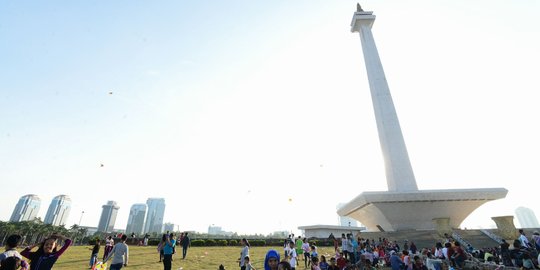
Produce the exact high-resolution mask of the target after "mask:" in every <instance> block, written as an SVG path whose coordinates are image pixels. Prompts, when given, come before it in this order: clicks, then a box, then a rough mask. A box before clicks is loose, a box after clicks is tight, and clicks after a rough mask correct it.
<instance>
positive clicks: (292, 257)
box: [289, 241, 298, 270]
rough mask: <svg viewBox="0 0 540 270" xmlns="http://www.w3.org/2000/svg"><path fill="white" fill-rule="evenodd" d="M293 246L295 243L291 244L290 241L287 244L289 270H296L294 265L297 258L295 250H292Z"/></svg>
mask: <svg viewBox="0 0 540 270" xmlns="http://www.w3.org/2000/svg"><path fill="white" fill-rule="evenodd" d="M294 245H295V243H294V242H292V241H291V242H290V243H289V247H290V251H289V252H290V253H289V259H290V261H289V263H290V264H291V269H292V270H295V269H296V265H297V262H298V261H297V256H298V255H296V249H295V248H294Z"/></svg>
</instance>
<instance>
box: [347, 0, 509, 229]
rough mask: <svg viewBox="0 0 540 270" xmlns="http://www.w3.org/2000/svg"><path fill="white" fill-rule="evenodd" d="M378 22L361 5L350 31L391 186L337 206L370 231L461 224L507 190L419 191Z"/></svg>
mask: <svg viewBox="0 0 540 270" xmlns="http://www.w3.org/2000/svg"><path fill="white" fill-rule="evenodd" d="M374 21H375V15H373V12H372V11H364V10H362V8H361V7H360V5H359V4H358V5H357V11H356V12H355V13H354V16H353V19H352V22H351V32H353V33H354V32H358V33H359V35H360V41H361V44H362V51H363V55H364V62H365V64H366V71H367V75H368V81H369V88H370V91H371V99H372V102H373V109H374V111H375V120H376V122H377V130H378V133H379V142H380V145H381V149H382V154H383V157H384V163H385V170H386V182H387V185H388V191H381V192H363V193H361V194H360V195H358V196H357V197H356V198H354V199H353V200H351V201H350V202H349V203H347V204H346V205H344V206H343V207H341V208H340V209H338V214H339V215H342V216H345V215H347V216H350V217H353V218H355V219H357V220H358V221H360V222H361V223H362V224H364V225H365V226H366V227H367V229H368V230H370V231H373V230H385V231H398V230H409V229H417V230H426V229H437V228H439V229H440V228H457V227H459V225H460V224H461V222H463V220H464V219H465V218H466V217H467V216H468V215H469V214H470V213H472V212H473V211H474V210H475V209H476V208H478V207H479V206H481V205H482V204H484V203H486V202H488V201H491V200H496V199H501V198H504V197H505V196H506V194H507V193H508V190H506V189H504V188H483V189H451V190H418V186H417V184H416V179H415V177H414V173H413V170H412V166H411V162H410V160H409V155H408V152H407V147H406V146H405V140H404V139H403V134H402V133H401V127H400V125H399V120H398V117H397V113H396V109H395V107H394V102H393V100H392V96H391V95H390V89H389V87H388V83H387V81H386V76H385V75H384V70H383V67H382V63H381V60H380V58H379V53H378V51H377V46H376V45H375V40H374V38H373V34H372V32H371V27H372V25H373V22H374Z"/></svg>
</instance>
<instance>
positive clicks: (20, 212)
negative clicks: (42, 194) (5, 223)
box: [9, 194, 41, 222]
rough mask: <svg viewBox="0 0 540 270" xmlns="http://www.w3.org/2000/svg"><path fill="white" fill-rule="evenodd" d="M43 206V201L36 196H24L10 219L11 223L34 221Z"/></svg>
mask: <svg viewBox="0 0 540 270" xmlns="http://www.w3.org/2000/svg"><path fill="white" fill-rule="evenodd" d="M40 206H41V199H40V198H39V197H38V196H37V195H34V194H28V195H24V196H22V197H21V198H20V199H19V202H17V205H15V209H13V213H12V214H11V217H10V218H9V221H10V222H19V221H27V220H33V219H35V218H36V217H37V214H38V212H39V208H40Z"/></svg>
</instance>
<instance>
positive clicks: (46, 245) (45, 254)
mask: <svg viewBox="0 0 540 270" xmlns="http://www.w3.org/2000/svg"><path fill="white" fill-rule="evenodd" d="M58 239H60V240H64V245H63V246H62V248H60V250H58V251H57V250H56V248H57V246H56V240H58ZM70 245H71V239H68V238H66V237H64V236H63V235H60V234H56V233H53V234H52V235H51V236H50V237H48V238H46V239H45V240H44V241H43V242H42V243H41V244H40V245H39V248H38V250H37V251H31V250H32V249H33V248H34V247H36V246H37V244H35V245H32V246H29V247H27V248H25V249H24V250H23V251H22V252H21V255H23V256H24V257H26V258H28V259H30V269H32V270H51V269H52V267H53V265H54V264H55V263H56V261H57V260H58V258H60V256H61V255H62V254H63V253H64V252H65V251H66V249H67V248H68V247H69V246H70Z"/></svg>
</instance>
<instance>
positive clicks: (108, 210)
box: [98, 201, 120, 233]
mask: <svg viewBox="0 0 540 270" xmlns="http://www.w3.org/2000/svg"><path fill="white" fill-rule="evenodd" d="M118 209H120V207H119V206H118V205H117V204H116V202H115V201H108V202H107V204H106V205H103V211H102V212H101V218H100V219H99V225H98V231H99V232H106V233H109V232H113V231H114V223H115V222H116V215H117V214H118Z"/></svg>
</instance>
